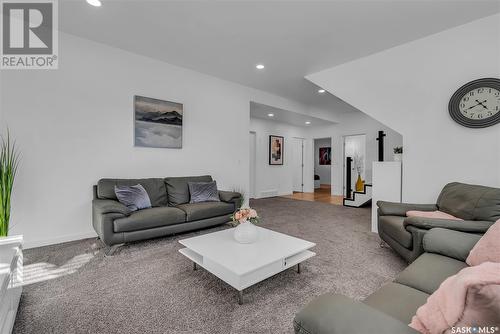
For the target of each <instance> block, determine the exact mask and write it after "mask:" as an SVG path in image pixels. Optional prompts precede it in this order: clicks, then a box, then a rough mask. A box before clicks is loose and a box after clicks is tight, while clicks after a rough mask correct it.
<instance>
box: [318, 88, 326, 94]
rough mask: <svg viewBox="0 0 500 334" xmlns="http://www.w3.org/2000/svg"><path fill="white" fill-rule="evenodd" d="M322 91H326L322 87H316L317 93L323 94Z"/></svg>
mask: <svg viewBox="0 0 500 334" xmlns="http://www.w3.org/2000/svg"><path fill="white" fill-rule="evenodd" d="M324 92H326V91H325V90H324V89H318V93H320V94H323V93H324Z"/></svg>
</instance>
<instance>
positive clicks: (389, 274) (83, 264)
mask: <svg viewBox="0 0 500 334" xmlns="http://www.w3.org/2000/svg"><path fill="white" fill-rule="evenodd" d="M251 205H252V206H253V207H254V208H256V209H257V211H258V212H259V214H260V216H261V217H262V222H261V223H262V226H263V227H266V228H270V229H272V230H275V231H278V232H283V233H286V234H289V235H293V236H296V237H300V238H303V239H306V240H309V241H312V242H315V243H316V244H317V246H316V247H315V248H314V251H315V252H316V253H317V256H316V257H314V258H311V259H309V260H307V261H306V262H304V263H303V265H302V268H301V269H302V271H301V273H300V274H298V273H297V272H296V271H295V270H294V269H288V270H287V271H284V272H282V273H280V274H278V275H275V276H273V277H271V278H269V279H267V280H265V281H263V282H261V283H259V284H257V285H255V286H253V287H250V288H248V289H247V290H245V303H244V304H243V305H238V301H237V293H236V291H235V290H234V289H233V288H232V287H230V286H229V285H227V284H226V283H224V282H222V281H221V280H219V279H218V278H217V277H215V276H213V275H212V274H210V273H209V272H207V271H205V270H203V269H200V270H197V271H193V267H192V263H190V262H189V261H188V260H187V259H186V258H185V257H184V256H183V255H181V254H180V253H179V252H178V250H179V249H180V248H182V247H181V245H180V244H179V243H178V240H180V239H184V238H188V237H191V236H195V235H198V234H204V233H209V232H214V231H217V230H220V229H223V228H229V226H220V227H217V228H212V229H206V230H203V231H197V232H193V233H187V234H182V235H176V236H172V237H166V238H161V239H155V240H150V241H145V242H139V243H134V244H130V245H126V246H124V247H122V248H121V249H120V250H119V251H118V252H117V254H115V255H114V256H112V257H105V256H104V249H103V246H102V244H101V242H100V241H99V240H97V239H95V238H94V239H85V240H80V241H75V242H69V243H64V244H59V245H54V246H47V247H41V248H36V249H29V250H26V251H25V258H24V260H25V275H26V282H27V285H25V286H24V291H23V296H22V298H21V303H20V306H19V311H18V314H17V319H16V323H15V327H14V333H107V334H111V333H186V334H187V333H196V334H199V333H218V334H221V333H238V334H243V333H259V334H261V333H272V334H275V333H293V323H292V321H293V317H294V315H295V314H296V313H297V312H298V311H299V310H300V309H301V307H303V306H304V305H305V304H307V302H309V301H310V300H312V299H313V298H314V297H316V296H319V295H321V294H324V293H328V292H333V293H340V294H343V295H347V296H349V297H352V298H355V299H358V300H359V299H362V298H364V297H366V296H367V295H369V294H370V293H372V292H373V291H375V290H377V289H378V288H379V287H380V286H382V285H383V284H384V283H386V282H388V281H390V280H392V279H393V278H394V277H395V276H396V275H397V274H398V273H399V272H400V271H401V270H402V269H403V268H404V267H405V264H404V262H403V261H402V260H401V259H400V258H399V257H398V256H397V255H396V254H395V253H394V252H393V251H391V250H390V249H388V248H380V247H379V239H378V236H377V235H376V234H374V233H372V232H370V210H369V209H366V208H365V209H356V208H347V207H342V206H338V205H331V204H325V203H318V202H306V201H298V200H291V199H285V198H272V199H261V200H255V201H252V203H251ZM89 224H90V222H89Z"/></svg>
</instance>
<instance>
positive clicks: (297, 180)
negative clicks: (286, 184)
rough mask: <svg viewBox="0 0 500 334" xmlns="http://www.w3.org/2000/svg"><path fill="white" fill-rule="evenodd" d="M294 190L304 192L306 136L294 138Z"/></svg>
mask: <svg viewBox="0 0 500 334" xmlns="http://www.w3.org/2000/svg"><path fill="white" fill-rule="evenodd" d="M291 155H292V160H291V162H292V174H293V189H292V190H293V192H299V193H302V192H304V138H298V137H293V138H292V154H291Z"/></svg>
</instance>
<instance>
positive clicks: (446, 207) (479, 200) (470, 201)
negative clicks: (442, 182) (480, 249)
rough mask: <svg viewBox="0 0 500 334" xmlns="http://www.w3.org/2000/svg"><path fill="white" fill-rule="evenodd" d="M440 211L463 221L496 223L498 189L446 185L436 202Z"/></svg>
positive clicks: (499, 209) (499, 210) (499, 214)
mask: <svg viewBox="0 0 500 334" xmlns="http://www.w3.org/2000/svg"><path fill="white" fill-rule="evenodd" d="M437 206H438V208H439V210H440V211H443V212H446V213H449V214H450V215H453V216H455V217H458V218H462V219H465V220H487V221H496V220H497V219H499V218H500V189H498V188H490V187H485V186H479V185H471V184H464V183H458V182H453V183H448V184H447V185H446V186H444V188H443V190H442V191H441V194H440V195H439V197H438V200H437Z"/></svg>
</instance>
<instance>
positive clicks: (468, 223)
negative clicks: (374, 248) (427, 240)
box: [377, 182, 500, 262]
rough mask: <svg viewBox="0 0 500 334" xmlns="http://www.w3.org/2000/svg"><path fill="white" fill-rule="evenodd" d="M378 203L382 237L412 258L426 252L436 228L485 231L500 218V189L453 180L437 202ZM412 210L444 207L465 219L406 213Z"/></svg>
mask: <svg viewBox="0 0 500 334" xmlns="http://www.w3.org/2000/svg"><path fill="white" fill-rule="evenodd" d="M377 205H378V234H379V236H380V238H381V239H382V240H384V241H385V242H386V243H387V244H388V245H389V246H391V248H392V249H394V250H395V251H396V252H397V253H398V254H399V255H401V256H402V257H403V258H404V259H405V260H406V261H408V262H412V261H414V260H415V259H416V258H417V257H418V256H419V255H420V254H422V253H423V251H424V249H423V245H422V240H423V237H424V235H425V233H426V232H427V231H428V230H430V229H432V228H435V227H442V228H446V229H451V230H457V231H462V232H469V233H478V234H484V233H485V232H486V231H487V230H488V228H489V227H490V226H491V225H493V224H494V223H495V221H497V220H498V219H500V189H498V188H491V187H485V186H479V185H471V184H464V183H458V182H453V183H449V184H447V185H446V186H444V188H443V190H442V191H441V194H440V195H439V197H438V199H437V201H436V203H435V204H407V203H393V202H383V201H379V202H377ZM410 210H418V211H435V210H440V211H443V212H446V213H448V214H451V215H453V216H455V217H458V218H462V219H464V221H456V220H448V219H434V218H421V217H406V212H407V211H410Z"/></svg>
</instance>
